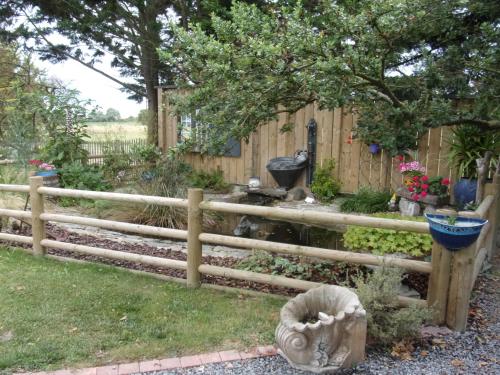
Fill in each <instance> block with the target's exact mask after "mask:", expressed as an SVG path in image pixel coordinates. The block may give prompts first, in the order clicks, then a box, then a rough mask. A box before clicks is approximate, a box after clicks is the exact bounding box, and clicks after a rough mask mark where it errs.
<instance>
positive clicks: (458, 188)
mask: <svg viewBox="0 0 500 375" xmlns="http://www.w3.org/2000/svg"><path fill="white" fill-rule="evenodd" d="M476 190H477V180H473V179H468V178H461V179H460V180H459V181H458V182H457V183H456V184H455V187H454V188H453V195H454V196H455V203H456V204H457V205H458V207H459V208H463V207H464V206H465V205H466V204H467V203H469V202H474V201H475V200H476Z"/></svg>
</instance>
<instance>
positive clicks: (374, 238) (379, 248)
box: [344, 213, 432, 256]
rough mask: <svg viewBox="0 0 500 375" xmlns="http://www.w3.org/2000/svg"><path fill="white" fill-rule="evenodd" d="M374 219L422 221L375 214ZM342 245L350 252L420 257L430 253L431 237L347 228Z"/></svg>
mask: <svg viewBox="0 0 500 375" xmlns="http://www.w3.org/2000/svg"><path fill="white" fill-rule="evenodd" d="M373 216H375V217H381V218H387V219H400V220H403V219H404V220H412V221H424V220H425V219H424V218H422V217H406V216H405V217H404V218H403V217H401V216H400V215H399V214H395V213H384V214H375V215H373ZM344 245H345V246H346V247H347V248H349V249H351V250H368V251H371V252H372V253H374V254H378V255H383V254H386V253H405V254H409V255H412V256H422V255H426V254H428V253H430V251H431V249H432V237H431V236H430V234H421V233H413V232H406V231H395V230H392V229H379V228H367V227H358V226H349V227H348V228H347V231H346V232H345V233H344Z"/></svg>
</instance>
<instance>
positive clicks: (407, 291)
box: [399, 284, 420, 299]
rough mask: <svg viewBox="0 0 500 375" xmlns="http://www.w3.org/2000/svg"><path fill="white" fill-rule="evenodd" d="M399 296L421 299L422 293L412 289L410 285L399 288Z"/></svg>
mask: <svg viewBox="0 0 500 375" xmlns="http://www.w3.org/2000/svg"><path fill="white" fill-rule="evenodd" d="M399 294H400V295H402V296H405V297H411V298H419V299H420V293H419V292H417V291H416V290H415V289H412V288H410V287H409V286H408V285H404V284H401V285H400V286H399Z"/></svg>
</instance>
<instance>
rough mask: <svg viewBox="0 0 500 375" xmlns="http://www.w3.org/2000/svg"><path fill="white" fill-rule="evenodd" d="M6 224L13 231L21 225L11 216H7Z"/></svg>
mask: <svg viewBox="0 0 500 375" xmlns="http://www.w3.org/2000/svg"><path fill="white" fill-rule="evenodd" d="M7 226H8V227H9V228H11V229H12V230H14V231H16V230H19V228H20V227H21V221H20V220H18V219H14V218H13V217H9V219H8V225H7ZM0 228H1V225H0Z"/></svg>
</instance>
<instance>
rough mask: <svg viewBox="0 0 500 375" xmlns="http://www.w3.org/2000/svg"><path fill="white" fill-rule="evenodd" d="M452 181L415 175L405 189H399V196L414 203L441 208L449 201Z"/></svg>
mask: <svg viewBox="0 0 500 375" xmlns="http://www.w3.org/2000/svg"><path fill="white" fill-rule="evenodd" d="M449 185H450V180H449V179H448V178H443V177H441V176H436V177H429V176H427V175H423V176H420V175H415V176H413V177H412V178H411V181H409V182H408V183H407V184H406V186H405V188H402V189H399V190H398V194H399V195H400V196H402V197H404V198H406V199H411V200H413V201H414V202H422V203H424V204H428V205H432V206H439V205H443V204H446V203H447V201H448V187H449Z"/></svg>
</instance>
